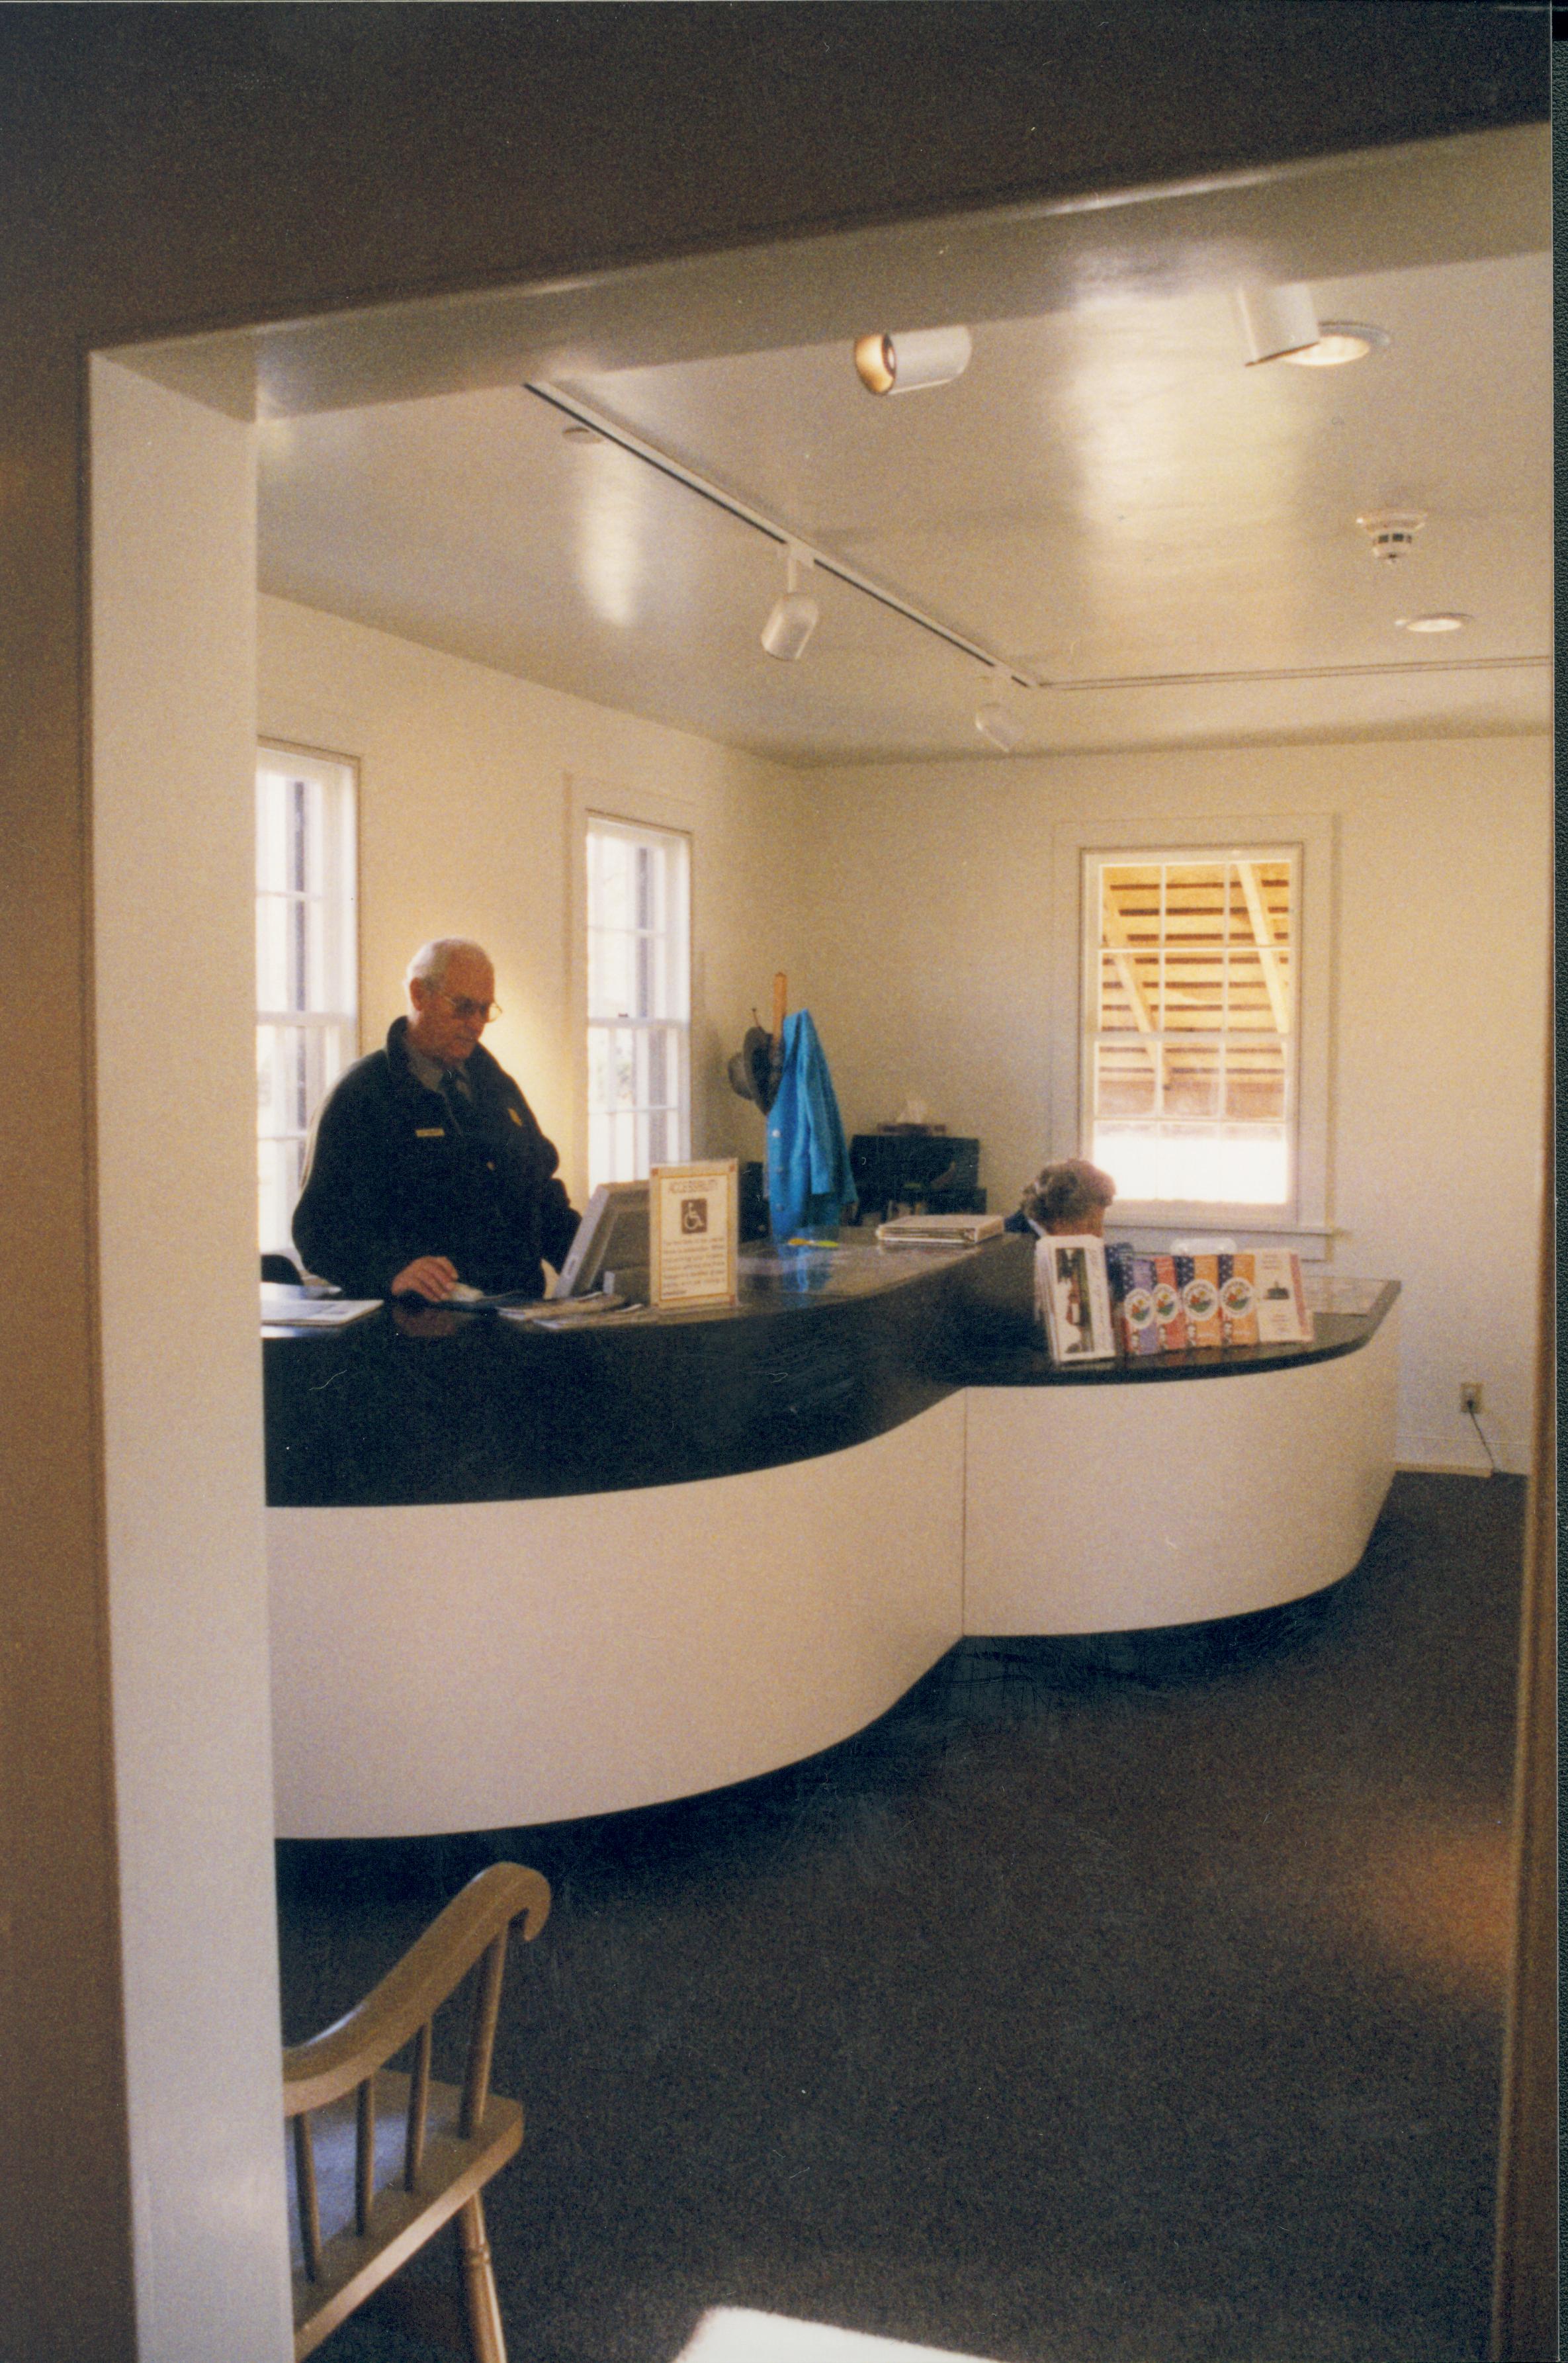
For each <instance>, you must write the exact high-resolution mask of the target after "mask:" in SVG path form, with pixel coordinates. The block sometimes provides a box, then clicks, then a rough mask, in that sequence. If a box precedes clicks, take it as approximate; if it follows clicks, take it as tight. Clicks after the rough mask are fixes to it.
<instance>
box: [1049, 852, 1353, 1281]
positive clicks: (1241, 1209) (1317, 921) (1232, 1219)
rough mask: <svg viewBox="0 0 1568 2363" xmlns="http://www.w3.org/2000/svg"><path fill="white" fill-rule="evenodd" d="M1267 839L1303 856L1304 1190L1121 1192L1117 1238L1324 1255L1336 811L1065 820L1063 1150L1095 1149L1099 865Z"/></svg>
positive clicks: (1056, 905) (1055, 1110)
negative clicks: (1265, 1195)
mask: <svg viewBox="0 0 1568 2363" xmlns="http://www.w3.org/2000/svg"><path fill="white" fill-rule="evenodd" d="M1262 847H1266V848H1269V849H1271V850H1272V849H1281V850H1283V849H1288V850H1289V851H1290V852H1291V853H1292V855H1293V856H1294V858H1295V860H1296V862H1297V873H1296V894H1297V919H1296V935H1295V939H1296V945H1297V970H1296V975H1295V977H1294V980H1293V982H1294V987H1295V1018H1296V1026H1297V1041H1296V1049H1295V1092H1294V1111H1293V1114H1294V1134H1295V1137H1294V1142H1293V1155H1292V1159H1291V1168H1292V1178H1293V1182H1294V1188H1293V1191H1292V1193H1291V1196H1290V1198H1289V1199H1288V1200H1287V1201H1286V1203H1285V1204H1281V1205H1267V1206H1259V1205H1255V1204H1237V1203H1236V1202H1234V1201H1225V1200H1219V1199H1180V1200H1178V1199H1143V1200H1138V1199H1124V1198H1119V1199H1118V1200H1117V1202H1116V1205H1115V1207H1114V1209H1113V1211H1112V1214H1111V1215H1110V1225H1111V1226H1113V1227H1114V1230H1115V1234H1116V1236H1117V1237H1131V1238H1132V1240H1133V1241H1134V1243H1135V1244H1136V1245H1138V1246H1140V1247H1143V1246H1163V1245H1165V1243H1166V1242H1168V1240H1169V1238H1170V1237H1171V1236H1172V1235H1173V1234H1179V1233H1183V1232H1188V1231H1208V1232H1220V1233H1224V1234H1227V1235H1229V1236H1230V1237H1233V1238H1235V1240H1236V1242H1237V1244H1238V1246H1241V1247H1246V1246H1250V1245H1258V1246H1274V1247H1280V1246H1286V1247H1296V1248H1298V1249H1299V1251H1300V1252H1301V1253H1303V1254H1304V1255H1306V1256H1309V1257H1314V1256H1321V1255H1322V1254H1323V1253H1324V1251H1325V1249H1326V1247H1327V1243H1328V1241H1329V1240H1330V1239H1331V1237H1332V1236H1333V1226H1332V1222H1331V1208H1330V1155H1331V1140H1330V1076H1331V1060H1332V1049H1333V1045H1332V1014H1333V993H1332V978H1333V918H1334V869H1335V850H1336V826H1335V821H1334V817H1333V815H1331V814H1325V813H1307V814H1302V813H1294V814H1284V815H1282V814H1278V813H1275V814H1262V815H1260V814H1236V815H1231V814H1219V815H1213V814H1205V815H1186V814H1178V813H1169V814H1165V815H1159V816H1154V817H1138V818H1133V819H1126V820H1123V819H1119V818H1112V817H1108V818H1106V819H1105V820H1103V821H1075V822H1064V823H1062V824H1061V825H1060V826H1058V827H1057V828H1056V829H1055V831H1054V832H1053V928H1052V935H1053V959H1052V983H1053V995H1052V1000H1053V1013H1052V1060H1051V1106H1050V1110H1049V1114H1048V1122H1047V1137H1048V1139H1049V1143H1050V1153H1051V1155H1052V1156H1053V1157H1087V1156H1089V1155H1090V1154H1091V1153H1092V1151H1091V1148H1090V1140H1091V1132H1090V1125H1091V1120H1092V1102H1091V1088H1090V1082H1091V1079H1090V1074H1089V1071H1088V1044H1089V1042H1090V1040H1091V1038H1092V1033H1093V1014H1094V998H1093V995H1094V992H1095V987H1096V982H1097V979H1098V973H1099V960H1098V944H1099V911H1098V907H1095V906H1092V905H1091V903H1090V898H1089V894H1088V879H1089V877H1090V875H1091V874H1092V865H1091V859H1090V858H1091V857H1092V860H1093V861H1096V862H1098V861H1104V860H1114V859H1116V858H1117V857H1118V856H1121V857H1122V858H1124V859H1126V860H1132V861H1152V860H1156V859H1157V860H1165V861H1171V860H1195V861H1204V860H1220V858H1221V857H1223V856H1225V855H1230V856H1231V857H1232V858H1236V857H1241V858H1243V859H1244V858H1245V857H1246V856H1247V855H1249V854H1254V855H1255V854H1256V852H1257V851H1258V849H1260V848H1262Z"/></svg>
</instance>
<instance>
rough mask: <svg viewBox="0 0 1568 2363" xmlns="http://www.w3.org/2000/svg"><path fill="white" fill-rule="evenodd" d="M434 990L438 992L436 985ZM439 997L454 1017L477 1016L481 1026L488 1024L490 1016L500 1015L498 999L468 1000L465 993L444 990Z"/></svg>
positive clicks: (438, 988)
mask: <svg viewBox="0 0 1568 2363" xmlns="http://www.w3.org/2000/svg"><path fill="white" fill-rule="evenodd" d="M436 990H437V991H438V992H440V990H441V989H440V987H439V986H437V988H436ZM441 998H442V1000H443V1001H444V1002H445V1003H446V1004H447V1008H448V1009H449V1010H450V1011H451V1013H452V1015H453V1016H454V1017H459V1018H469V1017H477V1018H478V1019H479V1022H480V1025H481V1026H488V1025H489V1024H490V1021H491V1018H492V1017H499V1016H500V1015H501V1004H500V1002H499V1001H470V1000H469V997H468V995H467V993H445V992H443V993H441Z"/></svg>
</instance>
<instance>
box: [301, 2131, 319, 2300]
mask: <svg viewBox="0 0 1568 2363" xmlns="http://www.w3.org/2000/svg"><path fill="white" fill-rule="evenodd" d="M294 2185H295V2188H296V2190H297V2191H298V2192H299V2207H300V2246H301V2247H302V2248H303V2249H304V2269H305V2278H306V2280H313V2281H318V2280H320V2279H321V2202H320V2201H319V2200H318V2199H317V2197H316V2191H315V2143H314V2142H313V2141H312V2140H311V2137H310V2113H309V2112H308V2110H302V2111H301V2112H300V2114H299V2115H298V2116H297V2117H296V2118H295V2119H294Z"/></svg>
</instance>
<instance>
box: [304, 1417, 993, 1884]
mask: <svg viewBox="0 0 1568 2363" xmlns="http://www.w3.org/2000/svg"><path fill="white" fill-rule="evenodd" d="M267 1537H268V1563H269V1568H270V1571H271V1618H272V1711H273V1759H274V1767H275V1770H274V1779H275V1782H276V1791H277V1827H278V1834H279V1836H282V1837H298V1838H305V1837H377V1836H410V1837H413V1836H425V1835H429V1834H431V1833H434V1832H436V1831H443V1830H483V1829H501V1828H507V1827H510V1826H512V1825H521V1824H528V1823H534V1822H550V1821H560V1820H566V1819H569V1818H571V1817H573V1816H575V1815H577V1814H601V1813H610V1812H615V1811H619V1810H620V1809H622V1808H624V1807H626V1806H630V1805H648V1804H655V1803H658V1802H659V1801H660V1800H662V1799H664V1798H668V1797H687V1796H694V1795H697V1794H698V1793H700V1792H701V1791H702V1790H704V1789H714V1788H719V1787H721V1786H723V1784H724V1783H726V1782H728V1781H745V1780H749V1779H751V1778H753V1777H754V1776H755V1775H756V1774H757V1773H759V1772H768V1771H773V1770H775V1769H777V1768H778V1766H779V1765H781V1764H790V1763H794V1762H797V1761H798V1760H799V1759H800V1758H801V1757H804V1756H811V1755H814V1754H815V1752H816V1751H817V1749H819V1748H822V1747H830V1746H832V1745H833V1743H834V1741H836V1740H840V1739H845V1738H847V1737H848V1736H849V1735H850V1733H851V1732H855V1731H860V1730H863V1729H864V1728H865V1726H866V1725H867V1724H868V1723H871V1722H874V1721H875V1719H876V1717H877V1716H878V1715H879V1714H884V1713H885V1712H886V1710H887V1709H888V1708H889V1707H890V1706H891V1705H892V1703H893V1702H894V1700H895V1699H897V1698H900V1697H901V1696H902V1694H903V1692H905V1691H906V1690H908V1688H909V1686H910V1684H911V1682H912V1681H916V1680H918V1678H919V1677H920V1675H922V1673H924V1672H925V1671H926V1670H927V1668H928V1667H930V1666H933V1665H934V1664H935V1663H936V1660H937V1659H938V1658H940V1657H941V1656H942V1655H943V1653H944V1651H945V1650H947V1649H949V1648H951V1647H952V1645H953V1643H954V1642H955V1640H957V1638H958V1637H959V1634H960V1631H961V1629H962V1615H963V1609H962V1603H963V1544H964V1398H963V1396H962V1394H954V1395H950V1396H948V1397H947V1398H946V1400H945V1401H944V1402H943V1403H938V1404H936V1405H935V1406H934V1407H933V1409H932V1410H930V1411H928V1412H924V1413H922V1414H921V1416H920V1417H919V1418H918V1419H913V1420H910V1421H908V1422H906V1424H905V1425H904V1426H901V1427H896V1428H893V1429H892V1430H890V1431H889V1434H887V1435H886V1436H880V1437H876V1438H875V1439H874V1441H873V1442H871V1443H869V1444H861V1445H856V1446H855V1447H854V1448H851V1449H850V1450H848V1451H845V1452H834V1453H829V1454H827V1455H826V1456H825V1457H823V1458H822V1459H815V1460H798V1461H794V1462H791V1463H790V1465H789V1466H787V1467H785V1468H782V1469H765V1470H757V1471H756V1473H755V1474H753V1475H750V1476H745V1477H713V1478H709V1479H707V1480H706V1481H704V1482H702V1483H701V1484H691V1485H656V1486H648V1487H642V1488H639V1489H637V1490H636V1491H635V1492H620V1493H573V1494H567V1495H565V1496H563V1497H562V1498H561V1499H559V1500H556V1501H544V1502H468V1503H456V1504H452V1505H447V1506H437V1507H432V1508H427V1509H426V1508H416V1509H348V1510H320V1509H312V1510H269V1511H268V1513H267Z"/></svg>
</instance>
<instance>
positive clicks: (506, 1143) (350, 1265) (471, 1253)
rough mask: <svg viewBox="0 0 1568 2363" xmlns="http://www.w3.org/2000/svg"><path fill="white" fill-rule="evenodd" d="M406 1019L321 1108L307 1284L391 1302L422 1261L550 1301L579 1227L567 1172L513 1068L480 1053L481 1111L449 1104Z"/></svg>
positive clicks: (300, 1224) (297, 1229) (296, 1228)
mask: <svg viewBox="0 0 1568 2363" xmlns="http://www.w3.org/2000/svg"><path fill="white" fill-rule="evenodd" d="M407 1027H408V1020H407V1018H406V1017H400V1018H399V1019H398V1020H397V1022H396V1024H395V1025H394V1026H392V1031H391V1032H390V1033H389V1035H388V1036H387V1039H386V1048H384V1049H382V1050H372V1051H371V1052H370V1056H369V1058H366V1059H359V1061H358V1062H357V1063H356V1064H355V1065H354V1066H352V1067H350V1068H349V1069H348V1072H347V1074H345V1075H342V1076H340V1077H339V1079H338V1081H337V1082H336V1083H335V1084H334V1085H333V1088H332V1090H331V1091H330V1092H329V1093H327V1096H326V1099H325V1100H324V1101H323V1102H322V1104H321V1108H320V1111H319V1113H318V1115H317V1116H316V1119H315V1131H314V1133H313V1135H312V1137H311V1145H310V1154H309V1158H308V1159H307V1161H306V1165H305V1177H304V1189H303V1190H302V1191H301V1193H300V1202H299V1204H298V1205H297V1206H296V1207H295V1208H294V1221H293V1232H294V1244H295V1246H296V1247H297V1248H299V1251H300V1254H301V1257H302V1258H303V1259H304V1266H305V1269H306V1270H307V1271H312V1272H315V1273H317V1274H319V1275H320V1277H321V1278H322V1279H323V1280H330V1281H336V1282H337V1285H338V1286H339V1287H340V1288H341V1289H342V1290H343V1291H344V1292H345V1294H347V1295H348V1296H385V1295H386V1294H387V1292H388V1291H389V1290H390V1289H391V1287H392V1281H393V1279H394V1278H395V1276H396V1275H397V1273H398V1272H400V1271H401V1270H403V1266H404V1265H405V1264H409V1263H412V1262H413V1261H414V1258H415V1257H416V1256H425V1255H444V1256H449V1257H450V1258H451V1259H452V1261H453V1263H454V1264H456V1266H457V1268H458V1279H459V1280H462V1281H467V1282H468V1284H469V1286H470V1287H472V1288H480V1289H483V1290H484V1292H486V1294H487V1295H488V1294H494V1293H498V1292H501V1291H502V1290H503V1289H521V1290H522V1291H524V1292H525V1293H526V1294H527V1295H530V1296H542V1295H543V1294H544V1292H545V1275H544V1272H543V1270H542V1269H541V1259H542V1258H544V1259H548V1261H549V1262H551V1263H552V1264H554V1265H555V1267H556V1269H557V1270H559V1269H560V1266H561V1264H562V1262H563V1261H564V1259H565V1257H566V1253H567V1250H568V1248H569V1247H570V1245H571V1242H572V1237H573V1234H574V1233H575V1231H576V1229H577V1222H578V1218H577V1215H575V1213H574V1212H573V1210H572V1208H571V1206H570V1204H569V1203H568V1200H567V1193H566V1191H565V1189H564V1187H563V1186H562V1184H561V1183H560V1182H558V1181H557V1179H556V1178H555V1177H556V1167H557V1165H558V1163H559V1161H560V1160H559V1159H558V1156H557V1154H556V1150H555V1148H554V1145H553V1144H552V1143H551V1142H550V1141H547V1139H546V1138H545V1136H544V1134H543V1133H542V1132H541V1131H540V1129H539V1127H538V1125H537V1123H536V1121H535V1117H534V1114H533V1111H532V1109H531V1108H530V1107H529V1105H528V1103H527V1101H526V1100H525V1098H524V1096H523V1094H522V1093H521V1092H520V1091H519V1090H518V1088H517V1086H516V1084H515V1083H514V1082H513V1080H512V1078H511V1076H510V1075H509V1074H508V1073H507V1072H506V1071H505V1070H504V1068H502V1067H500V1066H498V1065H497V1063H496V1061H495V1060H494V1059H492V1058H491V1055H490V1053H489V1051H488V1050H485V1049H482V1048H475V1049H474V1050H473V1051H472V1052H471V1053H470V1054H469V1059H468V1061H467V1065H466V1067H465V1070H464V1071H465V1073H466V1074H467V1076H468V1079H469V1082H470V1083H471V1085H472V1087H473V1096H472V1100H471V1102H469V1101H461V1100H460V1098H459V1097H458V1095H457V1094H453V1095H452V1097H453V1098H454V1099H457V1100H458V1104H457V1105H455V1106H454V1105H453V1104H449V1100H448V1095H447V1093H442V1092H436V1091H431V1090H429V1089H428V1088H427V1087H426V1085H425V1084H424V1083H422V1082H420V1080H419V1078H418V1076H417V1075H416V1074H415V1073H414V1069H413V1067H412V1066H411V1064H410V1063H409V1056H408V1050H407V1048H406V1045H405V1040H404V1037H405V1035H406V1032H407Z"/></svg>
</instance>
